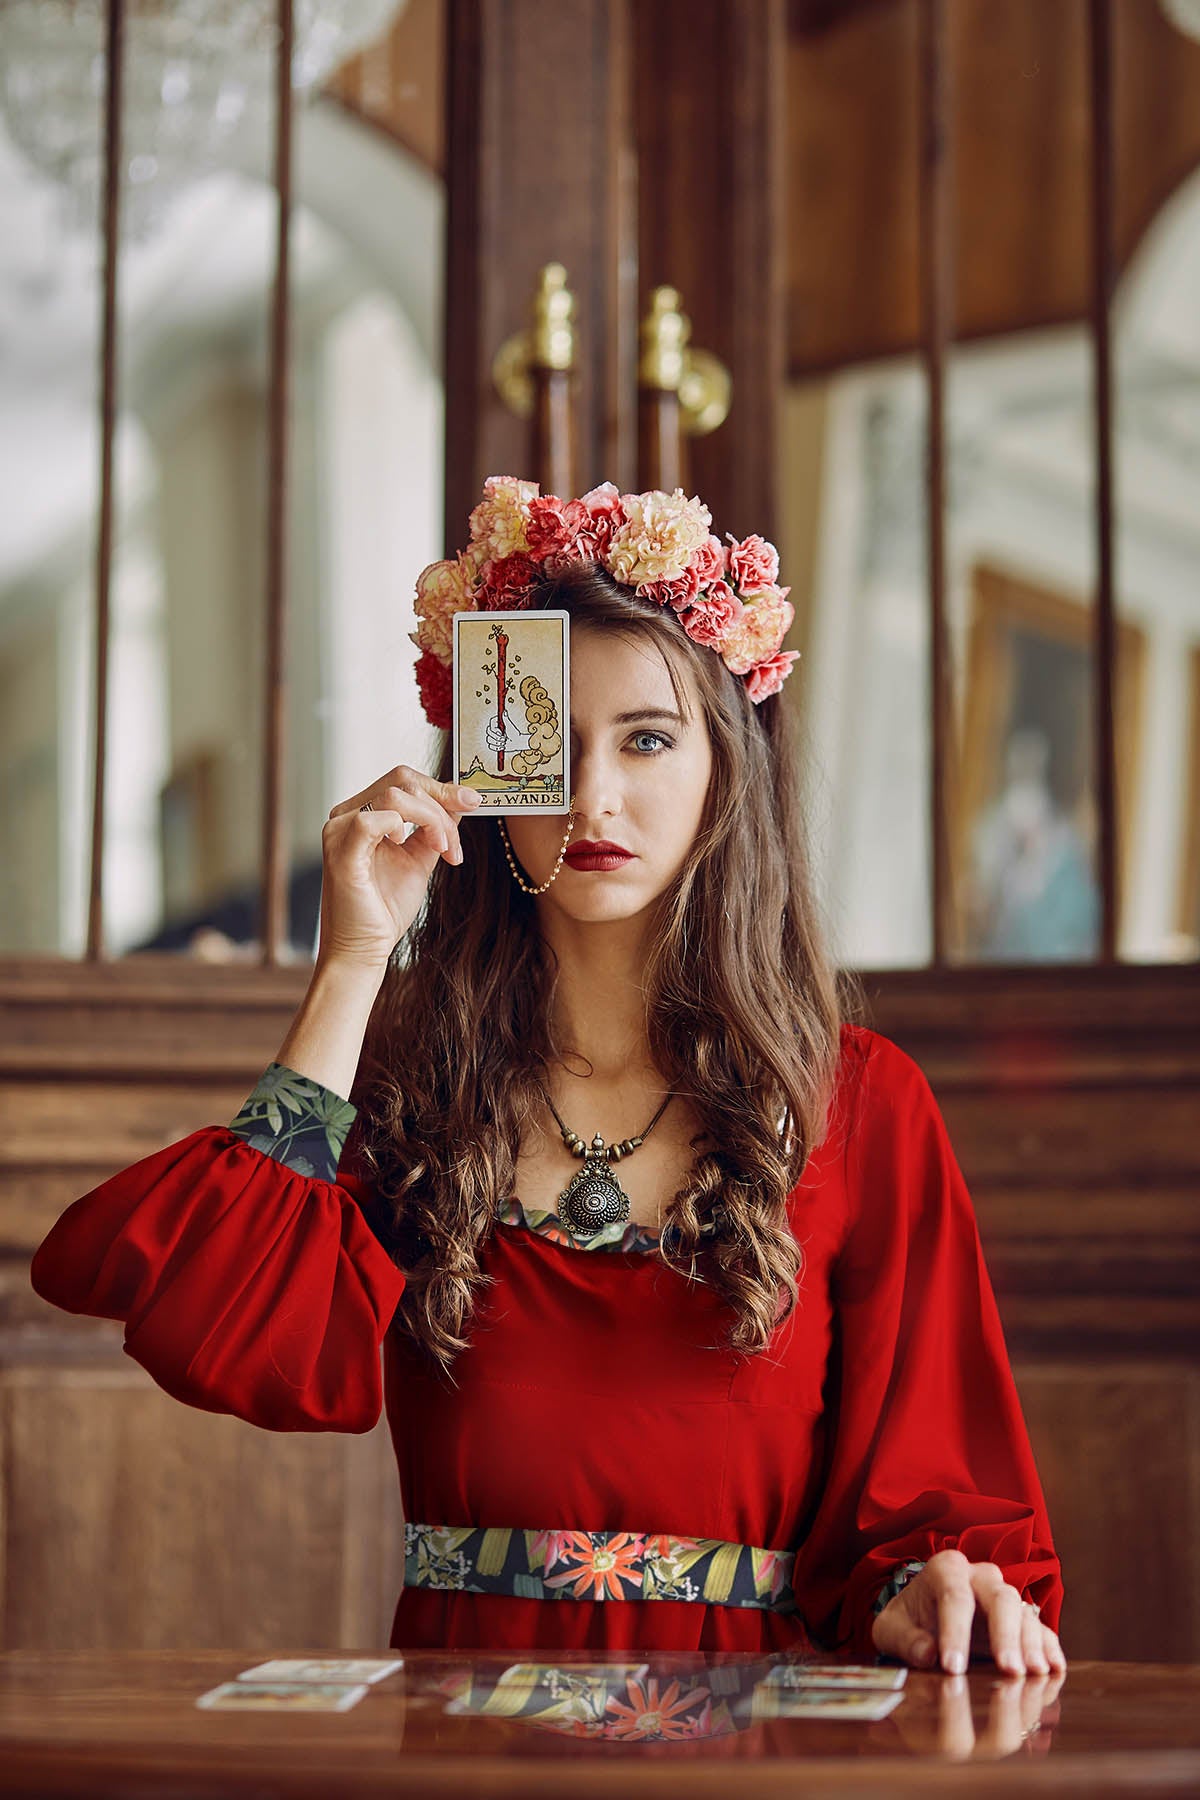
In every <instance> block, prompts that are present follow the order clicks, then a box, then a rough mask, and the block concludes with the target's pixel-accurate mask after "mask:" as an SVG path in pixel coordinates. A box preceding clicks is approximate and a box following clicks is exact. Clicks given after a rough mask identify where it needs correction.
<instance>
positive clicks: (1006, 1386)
mask: <svg viewBox="0 0 1200 1800" xmlns="http://www.w3.org/2000/svg"><path fill="white" fill-rule="evenodd" d="M855 1059H856V1060H857V1065H858V1066H857V1069H856V1071H855V1073H854V1075H853V1083H854V1087H855V1093H854V1095H853V1097H852V1098H851V1099H850V1100H849V1101H848V1102H847V1107H848V1112H847V1127H846V1133H847V1135H846V1142H845V1157H846V1179H847V1194H848V1226H847V1231H846V1235H845V1238H844V1239H843V1242H842V1246H841V1250H840V1254H839V1255H838V1258H837V1262H836V1266H835V1270H834V1276H833V1282H834V1304H835V1312H836V1319H837V1330H836V1339H837V1346H838V1347H837V1350H836V1352H835V1357H834V1367H833V1370H832V1374H833V1379H832V1382H831V1387H830V1405H831V1408H832V1411H833V1418H832V1419H831V1427H832V1429H831V1431H830V1433H829V1438H828V1442H829V1446H830V1448H829V1452H828V1461H827V1464H826V1480H825V1484H824V1487H823V1490H822V1494H821V1500H820V1503H819V1506H818V1509H817V1515H816V1518H815V1520H814V1522H813V1527H812V1530H811V1532H810V1534H809V1536H808V1537H807V1539H806V1541H805V1543H804V1546H803V1549H802V1551H801V1553H800V1555H799V1557H798V1559H797V1568H796V1582H795V1585H796V1591H797V1598H798V1599H799V1601H800V1604H801V1607H802V1610H803V1612H804V1616H805V1618H806V1619H807V1621H808V1623H809V1624H810V1626H811V1627H812V1628H813V1630H814V1631H815V1632H816V1634H817V1635H818V1636H819V1637H820V1638H821V1639H822V1641H824V1642H826V1643H828V1644H831V1645H835V1644H836V1645H838V1646H841V1647H845V1646H847V1645H848V1646H849V1647H850V1649H851V1651H852V1653H853V1654H854V1655H855V1656H857V1657H859V1658H866V1659H870V1658H872V1657H873V1656H874V1654H875V1649H874V1645H873V1643H872V1641H871V1626H872V1624H873V1622H874V1613H873V1610H872V1608H873V1603H874V1602H875V1599H876V1597H877V1595H878V1594H879V1593H880V1590H881V1588H883V1586H884V1584H885V1583H886V1582H887V1580H888V1578H889V1576H890V1575H891V1574H892V1572H893V1571H894V1570H895V1569H896V1567H897V1565H899V1564H903V1563H905V1562H908V1561H916V1562H922V1563H923V1562H926V1561H928V1559H929V1558H930V1557H931V1556H932V1555H934V1554H935V1552H937V1551H939V1550H944V1549H953V1548H957V1549H959V1550H961V1551H962V1553H963V1554H964V1555H965V1556H966V1557H967V1558H968V1560H969V1561H971V1562H994V1563H996V1564H997V1565H998V1566H999V1568H1000V1569H1001V1570H1002V1571H1003V1573H1004V1578H1005V1580H1006V1581H1008V1582H1011V1583H1012V1584H1013V1585H1014V1586H1016V1587H1018V1588H1019V1589H1020V1590H1021V1593H1022V1594H1023V1596H1024V1597H1025V1598H1026V1599H1030V1600H1035V1601H1037V1603H1038V1604H1039V1605H1040V1607H1041V1609H1042V1618H1043V1619H1044V1621H1045V1623H1046V1624H1047V1625H1049V1626H1051V1627H1052V1628H1053V1629H1055V1630H1057V1629H1058V1621H1059V1613H1060V1608H1061V1605H1062V1597H1063V1589H1062V1577H1061V1571H1060V1567H1059V1561H1058V1557H1057V1556H1056V1554H1055V1551H1054V1545H1053V1541H1052V1538H1051V1534H1050V1524H1049V1520H1048V1518H1047V1514H1046V1504H1045V1500H1044V1498H1043V1495H1042V1489H1041V1483H1040V1481H1039V1479H1038V1473H1037V1469H1036V1466H1035V1464H1034V1459H1033V1452H1032V1449H1031V1447H1030V1443H1029V1437H1028V1433H1027V1431H1026V1427H1025V1421H1024V1417H1023V1415H1022V1412H1021V1405H1020V1401H1019V1399H1018V1396H1017V1390H1016V1384H1015V1382H1014V1380H1013V1376H1012V1371H1011V1368H1010V1365H1009V1360H1008V1353H1007V1350H1006V1348H1005V1343H1004V1336H1003V1331H1002V1329H1001V1324H1000V1317H999V1313H998V1311H997V1307H996V1301H995V1296H994V1294H993V1291H992V1285H991V1281H990V1279H989V1276H988V1272H987V1269H986V1267H985V1264H984V1260H983V1251H982V1248H981V1245H980V1240H979V1230H978V1226H977V1224H976V1221H975V1214H974V1210H973V1208H972V1205H971V1200H970V1196H969V1195H968V1192H967V1188H966V1183H965V1181H964V1180H963V1176H962V1173H961V1171H960V1169H959V1167H958V1163H957V1161H956V1159H955V1156H954V1152H953V1150H952V1148H951V1145H950V1140H949V1137H948V1135H947V1132H946V1127H945V1123H944V1121H943V1119H942V1116H941V1113H940V1111H939V1109H938V1106H937V1102H936V1101H935V1099H934V1097H933V1094H932V1092H931V1090H930V1087H929V1084H928V1082H927V1081H926V1079H925V1077H924V1075H923V1074H922V1073H921V1070H920V1069H919V1068H918V1067H917V1065H916V1063H915V1062H913V1060H912V1059H911V1057H909V1056H907V1055H906V1054H905V1053H904V1052H903V1051H902V1050H900V1049H899V1048H898V1047H897V1046H896V1045H895V1044H892V1043H890V1042H889V1041H888V1040H887V1039H886V1038H881V1037H879V1036H877V1035H876V1034H875V1033H872V1032H858V1033H856V1034H854V1052H853V1057H852V1060H855Z"/></svg>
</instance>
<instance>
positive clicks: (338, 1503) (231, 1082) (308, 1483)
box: [0, 957, 403, 1650]
mask: <svg viewBox="0 0 1200 1800" xmlns="http://www.w3.org/2000/svg"><path fill="white" fill-rule="evenodd" d="M304 985H305V976H304V975H303V974H302V973H299V972H295V971H290V970H289V971H277V972H274V973H272V974H271V975H270V976H267V975H261V976H260V975H256V974H254V973H253V972H250V973H248V972H247V971H246V970H244V969H237V970H235V969H226V968H213V967H208V968H201V967H195V966H192V965H189V964H188V963H187V962H186V961H184V960H182V959H179V960H177V959H173V958H169V957H164V958H159V959H155V958H141V959H138V960H137V961H134V962H128V963H118V964H113V965H108V966H104V965H101V966H98V967H97V966H86V965H84V966H81V965H78V964H71V963H62V962H47V963H41V964H34V963H23V964H15V963H9V964H7V965H5V966H3V967H2V968H0V1468H2V1470H3V1489H2V1492H0V1607H2V1613H0V1617H2V1624H0V1644H2V1645H3V1646H4V1647H6V1648H22V1649H33V1648H55V1647H56V1648H62V1649H68V1648H74V1649H85V1648H106V1647H107V1648H118V1647H122V1648H145V1649H154V1648H167V1647H179V1648H187V1647H194V1648H217V1647H220V1646H228V1645H234V1644H236V1645H239V1646H245V1647H246V1648H248V1649H264V1650H266V1649H270V1648H278V1647H279V1646H282V1645H290V1646H293V1647H297V1648H306V1647H311V1648H328V1649H333V1648H337V1647H356V1646H368V1645H385V1644H386V1643H387V1639H388V1633H389V1630H390V1627H391V1617H392V1609H393V1607H394V1605H395V1600H396V1595H397V1594H398V1593H399V1591H400V1583H401V1571H402V1565H403V1556H402V1537H403V1533H402V1524H403V1521H402V1517H401V1512H400V1501H399V1488H398V1482H397V1476H396V1467H395V1462H394V1460H393V1457H392V1451H391V1444H390V1441H389V1439H388V1436H387V1431H386V1427H385V1426H384V1425H382V1424H381V1425H380V1426H379V1427H377V1428H376V1430H375V1431H373V1432H371V1433H369V1434H367V1435H365V1436H343V1435H339V1434H312V1435H310V1434H308V1433H303V1434H291V1433H279V1432H267V1431H260V1430H258V1429H257V1428H255V1427H254V1426H251V1425H246V1424H244V1423H242V1421H240V1420H238V1419H232V1418H224V1417H220V1416H218V1415H216V1414H212V1413H205V1412H201V1411H198V1410H195V1409H192V1408H188V1407H184V1406H180V1405H179V1404H178V1402H176V1401H174V1400H171V1399H169V1398H168V1397H167V1396H166V1395H165V1394H163V1393H162V1392H161V1391H160V1390H159V1389H158V1388H157V1387H155V1385H154V1383H153V1382H152V1381H151V1380H150V1377H149V1376H148V1375H147V1374H146V1373H145V1372H144V1370H142V1369H141V1368H140V1367H139V1366H138V1365H137V1364H136V1363H134V1362H133V1361H132V1360H131V1359H130V1358H129V1357H127V1356H126V1355H125V1354H124V1352H123V1350H122V1348H121V1327H120V1326H119V1325H117V1324H114V1323H110V1322H108V1321H104V1320H96V1319H82V1318H76V1317H74V1316H72V1315H70V1314H67V1313H63V1312H60V1311H58V1310H57V1309H55V1308H53V1307H49V1306H46V1305H45V1304H44V1303H43V1302H42V1301H41V1300H39V1299H38V1298H37V1296H36V1295H35V1294H34V1293H33V1291H32V1289H31V1288H30V1286H29V1258H30V1255H31V1253H32V1251H33V1249H34V1248H35V1246H36V1245H37V1243H38V1242H39V1241H40V1240H41V1238H42V1237H43V1236H44V1235H45V1233H46V1232H47V1231H48V1230H49V1228H50V1225H51V1224H52V1223H53V1221H54V1220H55V1218H57V1216H58V1214H59V1213H60V1212H61V1211H62V1210H63V1209H64V1207H65V1206H67V1205H68V1204H69V1203H70V1202H71V1201H72V1200H73V1199H75V1198H77V1197H78V1196H79V1195H80V1194H82V1193H85V1192H87V1191H88V1189H89V1188H91V1187H93V1186H95V1185H96V1183H97V1182H99V1181H101V1180H103V1179H104V1178H105V1177H106V1176H107V1175H110V1174H112V1173H113V1172H114V1171H115V1170H116V1169H118V1168H122V1167H124V1166H125V1165H127V1164H128V1163H130V1162H132V1161H134V1160H136V1159H137V1158H138V1157H141V1156H144V1155H147V1154H148V1153H149V1152H150V1151H151V1150H154V1149H157V1148H158V1147H159V1146H160V1145H162V1144H165V1143H170V1142H171V1141H172V1140H173V1139H175V1138H178V1137H182V1136H184V1135H185V1134H186V1133H187V1132H189V1131H192V1130H194V1129H195V1128H196V1127H197V1126H199V1125H203V1124H208V1123H220V1122H222V1121H225V1120H228V1119H229V1118H231V1117H232V1116H233V1114H234V1112H236V1110H237V1108H238V1106H239V1105H240V1104H241V1101H242V1100H243V1098H244V1097H245V1095H246V1093H247V1092H248V1091H249V1089H250V1087H251V1086H252V1085H253V1083H254V1081H255V1079H256V1078H257V1076H258V1074H259V1073H260V1072H261V1070H262V1069H263V1067H264V1066H265V1065H266V1063H267V1062H268V1061H269V1060H270V1058H271V1056H272V1055H273V1054H274V1051H275V1050H276V1048H277V1047H278V1045H279V1042H280V1040H281V1038H282V1036H283V1033H284V1031H285V1030H286V1027H287V1023H288V1020H289V1019H290V1018H291V1015H292V1013H293V1011H294V1010H295V1007H296V1004H297V1002H298V1001H299V998H300V995H301V993H302V992H303V988H304Z"/></svg>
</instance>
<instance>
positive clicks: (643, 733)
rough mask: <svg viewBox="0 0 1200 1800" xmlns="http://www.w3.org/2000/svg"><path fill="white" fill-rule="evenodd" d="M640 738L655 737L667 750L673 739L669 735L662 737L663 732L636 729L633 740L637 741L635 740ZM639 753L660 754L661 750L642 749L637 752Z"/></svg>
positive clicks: (647, 754) (644, 754)
mask: <svg viewBox="0 0 1200 1800" xmlns="http://www.w3.org/2000/svg"><path fill="white" fill-rule="evenodd" d="M640 738H656V739H657V740H658V742H659V743H660V744H662V745H665V747H666V748H667V749H668V750H670V749H671V747H672V744H673V741H674V740H673V739H671V738H669V737H664V736H663V733H662V732H661V731H637V732H635V733H634V742H635V743H637V741H638V740H639V739H640ZM639 755H642V756H661V755H662V751H661V750H642V751H640V752H639Z"/></svg>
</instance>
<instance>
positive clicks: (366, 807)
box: [358, 800, 375, 812]
mask: <svg viewBox="0 0 1200 1800" xmlns="http://www.w3.org/2000/svg"><path fill="white" fill-rule="evenodd" d="M358 810H359V812H374V811H375V808H374V807H373V806H372V804H371V802H370V801H369V800H364V802H363V804H362V805H361V806H360V807H359V809H358Z"/></svg>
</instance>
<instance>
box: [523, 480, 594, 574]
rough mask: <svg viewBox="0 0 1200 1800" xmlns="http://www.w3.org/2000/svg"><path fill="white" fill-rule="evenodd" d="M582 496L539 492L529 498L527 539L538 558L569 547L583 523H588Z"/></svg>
mask: <svg viewBox="0 0 1200 1800" xmlns="http://www.w3.org/2000/svg"><path fill="white" fill-rule="evenodd" d="M587 516H588V515H587V508H586V507H585V506H584V504H583V502H582V501H581V500H560V499H559V497H558V495H557V494H539V495H538V497H537V498H536V499H535V500H531V501H530V502H529V517H528V519H527V520H526V523H525V540H526V542H527V544H528V545H529V554H530V556H532V557H533V558H534V559H535V560H536V561H537V562H545V561H546V560H547V558H548V557H551V556H559V555H561V554H562V553H563V552H564V551H566V550H569V549H570V548H571V545H572V544H573V542H574V540H575V537H576V534H577V533H578V531H579V529H580V527H581V526H583V525H585V524H586V523H587Z"/></svg>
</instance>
